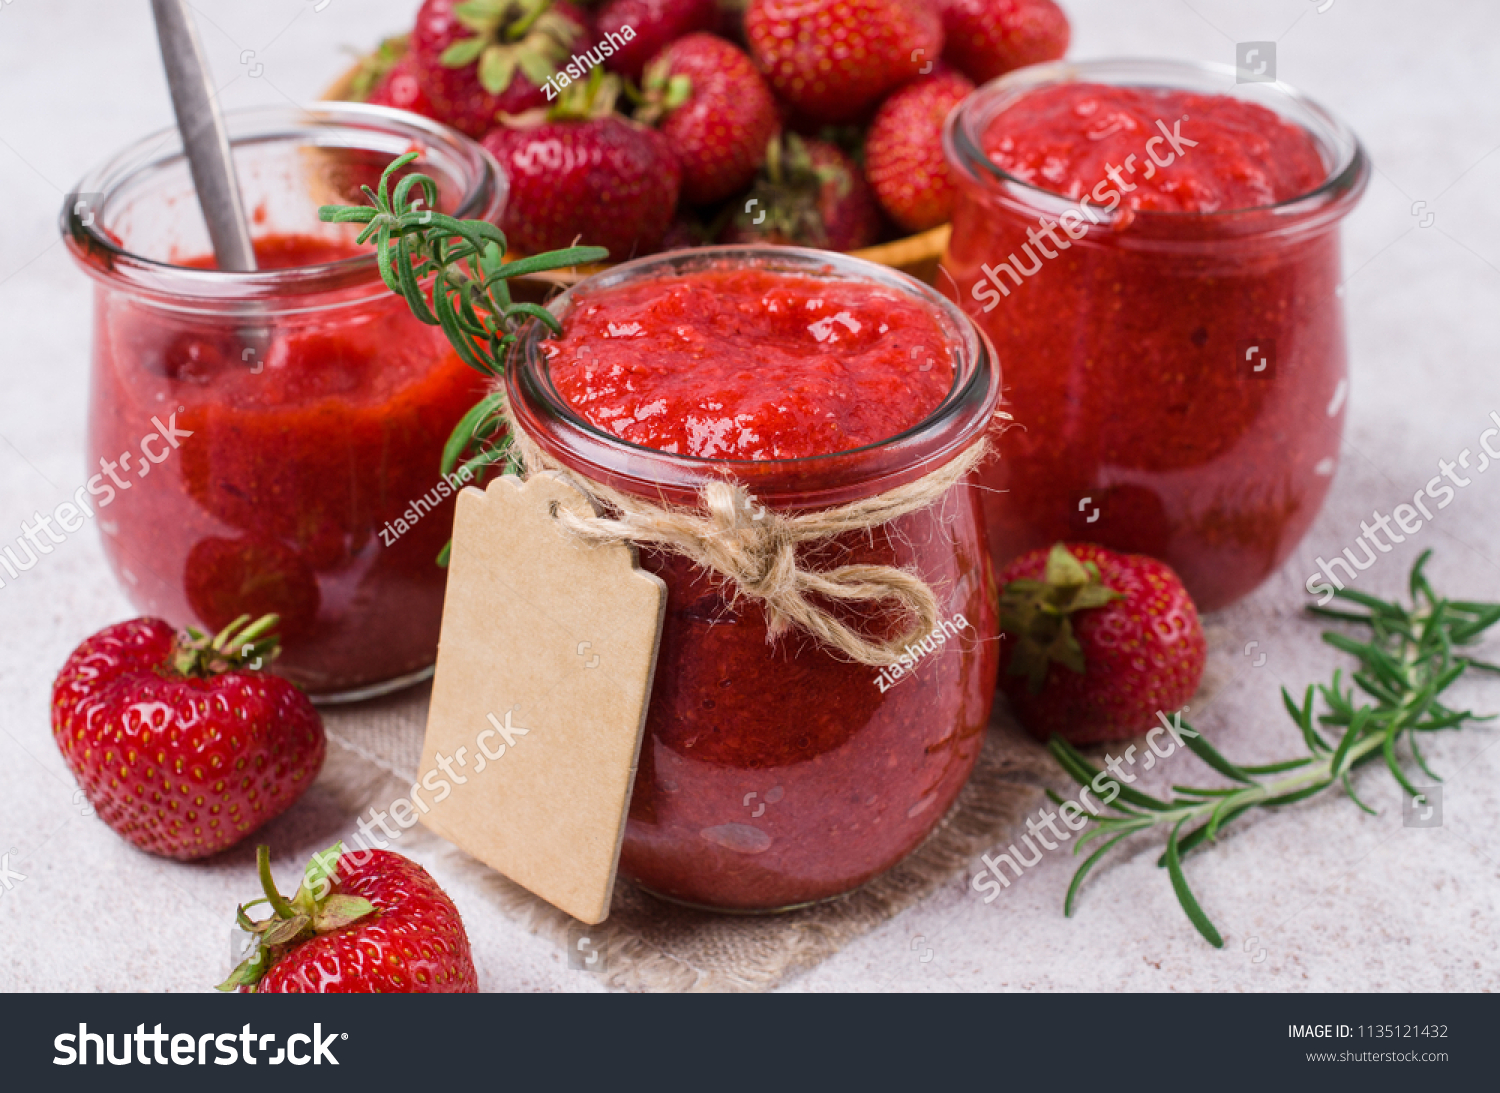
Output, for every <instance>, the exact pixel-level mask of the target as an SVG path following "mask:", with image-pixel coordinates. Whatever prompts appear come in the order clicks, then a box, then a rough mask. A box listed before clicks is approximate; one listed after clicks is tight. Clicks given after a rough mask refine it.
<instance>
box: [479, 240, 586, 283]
mask: <svg viewBox="0 0 1500 1093" xmlns="http://www.w3.org/2000/svg"><path fill="white" fill-rule="evenodd" d="M608 257H609V251H607V250H605V249H604V248H603V247H569V248H567V249H566V250H558V251H553V252H551V253H550V254H537V255H532V256H531V257H528V258H520V259H517V260H516V261H514V262H511V263H509V264H507V265H504V266H501V267H500V269H499V270H497V271H496V273H497V274H498V275H503V276H506V277H519V276H522V275H523V274H528V273H545V272H547V271H548V270H554V269H567V268H569V267H571V266H589V265H593V264H594V263H596V262H602V261H604V260H605V259H606V258H608Z"/></svg>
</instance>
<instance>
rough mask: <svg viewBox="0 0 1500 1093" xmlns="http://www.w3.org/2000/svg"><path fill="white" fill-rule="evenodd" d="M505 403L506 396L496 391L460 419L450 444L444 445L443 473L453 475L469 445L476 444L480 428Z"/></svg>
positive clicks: (477, 403)
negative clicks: (475, 440)
mask: <svg viewBox="0 0 1500 1093" xmlns="http://www.w3.org/2000/svg"><path fill="white" fill-rule="evenodd" d="M504 401H505V396H504V395H503V394H502V393H500V392H499V391H496V392H495V393H494V394H492V395H487V396H485V397H484V398H482V399H480V400H479V401H478V402H476V403H475V404H474V407H473V408H472V409H471V410H470V411H469V412H468V413H467V414H465V415H464V416H463V417H462V418H460V419H459V422H458V424H457V425H455V426H454V427H453V432H452V433H450V434H449V436H448V443H447V444H445V445H443V462H442V466H441V470H442V473H443V474H445V475H447V474H451V473H452V472H453V470H454V468H456V467H457V466H458V461H459V459H460V458H461V457H462V456H463V454H464V452H465V451H467V450H468V448H469V445H470V444H472V443H473V442H474V439H475V437H476V436H477V435H478V432H479V428H480V426H481V425H482V424H483V423H484V422H486V421H488V420H489V419H490V417H491V415H493V414H494V413H495V412H496V411H497V410H499V408H500V404H501V403H502V402H504Z"/></svg>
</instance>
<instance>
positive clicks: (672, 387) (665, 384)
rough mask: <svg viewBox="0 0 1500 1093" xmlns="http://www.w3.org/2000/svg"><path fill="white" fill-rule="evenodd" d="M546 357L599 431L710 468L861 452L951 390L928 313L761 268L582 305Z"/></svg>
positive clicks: (561, 387)
mask: <svg viewBox="0 0 1500 1093" xmlns="http://www.w3.org/2000/svg"><path fill="white" fill-rule="evenodd" d="M547 352H548V354H549V355H550V357H551V373H552V378H553V382H555V383H556V384H557V389H558V392H559V393H560V394H561V395H562V396H563V398H564V399H566V400H567V402H568V404H569V405H570V406H572V408H573V409H574V410H575V411H577V412H578V413H580V414H582V415H583V416H584V417H585V418H587V419H588V420H589V421H590V422H591V423H592V424H594V425H596V426H597V427H599V428H600V429H604V430H606V431H607V432H610V433H613V434H614V435H615V436H617V437H619V438H620V439H621V440H628V441H630V442H631V443H632V444H640V445H643V446H644V447H647V448H655V449H656V450H657V451H662V452H676V453H679V454H682V455H692V456H698V457H700V458H704V459H734V460H741V459H749V460H768V459H799V458H803V457H806V456H813V455H827V454H829V453H830V452H842V451H848V450H849V449H851V448H863V447H865V446H866V445H868V444H875V443H878V442H880V441H882V440H885V439H887V438H889V437H893V436H895V435H896V434H897V433H902V432H905V431H906V430H907V429H909V428H911V427H912V426H914V425H916V424H917V423H918V422H920V421H921V420H922V419H923V418H925V417H926V416H927V415H928V414H929V413H931V412H932V410H933V409H934V408H935V407H936V406H937V404H938V403H939V402H941V401H942V400H943V396H944V395H946V394H947V393H948V389H949V388H950V387H952V386H953V365H952V362H951V361H950V360H949V353H948V350H947V347H946V344H945V341H944V334H943V329H942V327H941V325H940V324H939V322H938V319H937V317H936V316H935V315H934V314H933V313H932V309H931V307H930V306H927V305H924V304H920V303H918V302H917V301H915V300H912V299H910V298H909V297H907V296H905V295H903V294H902V293H900V292H898V291H896V290H895V289H882V288H879V287H876V286H871V285H867V284H860V283H857V282H848V281H831V280H828V279H827V278H815V277H804V276H789V275H787V274H784V273H783V274H778V273H770V272H766V271H763V270H755V269H741V270H714V271H707V272H699V273H694V274H692V275H690V276H685V277H666V278H661V279H658V280H652V281H645V282H642V283H639V284H633V285H626V286H623V287H621V288H618V289H615V290H613V291H612V292H610V293H609V294H608V295H607V296H594V297H584V298H583V299H581V300H580V301H579V302H578V304H577V306H576V307H575V309H574V310H573V311H572V313H571V314H570V315H569V316H568V321H567V326H566V328H565V331H564V334H563V337H561V338H560V339H558V340H557V341H555V342H549V343H548V344H547Z"/></svg>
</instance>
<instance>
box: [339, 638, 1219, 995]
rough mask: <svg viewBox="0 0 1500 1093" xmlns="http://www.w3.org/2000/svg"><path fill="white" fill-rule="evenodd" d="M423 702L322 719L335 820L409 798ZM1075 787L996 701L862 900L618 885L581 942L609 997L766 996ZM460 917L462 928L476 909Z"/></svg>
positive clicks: (468, 869) (484, 881)
mask: <svg viewBox="0 0 1500 1093" xmlns="http://www.w3.org/2000/svg"><path fill="white" fill-rule="evenodd" d="M1208 632H1209V642H1210V646H1211V647H1213V646H1222V645H1225V644H1226V643H1232V641H1233V640H1234V639H1233V638H1232V637H1231V636H1230V635H1228V633H1227V632H1225V631H1223V630H1222V629H1221V628H1219V627H1209V630H1208ZM1216 662H1217V664H1223V663H1225V661H1224V659H1222V658H1210V668H1209V671H1208V673H1207V674H1206V675H1205V678H1204V683H1203V687H1202V688H1201V689H1200V693H1199V696H1198V698H1197V699H1195V708H1196V709H1200V710H1201V709H1202V708H1203V707H1204V706H1206V705H1207V703H1208V701H1210V700H1211V696H1212V695H1213V694H1214V693H1216V692H1217V691H1218V690H1219V689H1220V688H1221V687H1222V686H1223V684H1224V682H1225V680H1224V679H1221V678H1219V675H1220V672H1218V671H1216V670H1215V668H1216ZM430 693H431V686H430V684H424V685H422V686H420V687H415V688H412V689H411V690H409V691H406V692H404V693H402V694H400V695H396V696H392V697H390V698H386V699H381V700H377V701H374V702H369V703H364V704H361V705H359V706H352V707H330V708H325V710H324V719H325V722H326V724H327V728H328V736H329V739H330V741H331V742H332V743H334V744H335V745H337V747H335V748H331V749H330V750H329V763H328V766H327V767H326V768H325V770H324V773H323V776H322V785H323V786H324V788H327V789H331V790H332V791H333V792H334V794H335V796H336V797H338V798H340V803H341V804H342V805H344V807H347V808H350V809H351V811H357V812H360V813H361V814H363V812H364V810H365V809H367V808H368V807H369V805H370V804H371V803H375V804H377V805H378V807H382V808H383V807H385V805H386V804H388V803H389V802H390V801H391V800H393V799H394V798H395V797H398V796H401V795H403V794H404V793H405V792H406V791H407V788H409V787H410V786H411V784H412V782H413V781H414V779H415V776H416V774H417V770H418V765H419V763H420V761H421V751H422V737H423V732H424V728H425V725H426V720H427V705H428V700H429V696H430ZM1070 784H1071V783H1070V782H1069V781H1068V779H1067V777H1066V775H1064V774H1063V773H1062V771H1061V770H1060V769H1059V768H1058V766H1057V764H1056V763H1055V762H1054V761H1053V760H1052V757H1051V756H1050V755H1049V754H1048V753H1047V751H1046V749H1045V748H1043V747H1042V746H1041V745H1040V744H1038V743H1037V742H1036V741H1035V740H1033V739H1032V738H1031V737H1030V736H1029V735H1027V734H1026V733H1025V732H1024V731H1023V730H1021V729H1020V728H1019V726H1017V725H1016V724H1015V722H1014V720H1013V719H1012V718H1011V716H1010V714H1009V711H1008V710H1007V708H1006V704H1005V701H1004V700H1003V699H1000V698H997V700H996V702H995V712H994V714H993V715H992V716H991V719H990V728H989V732H988V733H987V734H986V737H985V743H984V747H983V749H982V750H981V752H980V755H979V760H978V762H977V764H976V765H975V768H974V774H973V777H971V778H970V779H969V783H968V785H967V786H965V787H964V790H963V792H962V793H961V794H960V795H959V798H958V800H957V801H956V802H955V803H954V806H953V808H952V809H950V810H949V813H948V815H947V816H946V817H944V819H943V822H942V823H941V824H939V825H938V826H937V828H936V829H935V830H934V831H933V832H932V834H931V835H930V836H929V837H928V838H927V840H926V842H924V843H923V844H922V846H921V847H919V848H918V849H917V851H916V852H915V853H913V854H912V855H911V856H910V857H908V858H907V859H906V860H905V861H903V862H902V863H901V864H900V865H898V866H896V868H894V869H892V870H891V871H890V872H888V873H885V874H883V875H882V876H880V877H877V878H876V879H875V880H873V881H871V882H870V883H868V884H866V885H865V886H864V887H862V888H860V889H859V890H857V891H855V892H853V893H851V894H849V895H848V896H845V897H843V898H842V899H838V900H834V901H831V902H829V903H823V904H819V905H817V906H814V907H808V908H804V909H802V910H798V911H791V912H787V913H784V914H775V915H716V914H709V913H706V912H701V911H694V910H690V909H688V908H684V907H679V906H677V905H676V904H672V903H667V902H664V901H662V900H659V899H656V898H654V897H652V896H650V895H647V894H646V893H645V892H642V891H641V890H640V889H638V888H637V887H635V886H634V885H633V884H631V883H630V882H629V881H627V880H625V879H623V878H621V879H620V880H619V881H618V882H617V884H616V885H615V892H614V902H613V903H612V905H611V908H610V915H609V918H608V920H607V921H606V922H604V923H603V924H601V925H599V926H593V927H588V928H586V933H587V935H588V936H589V937H590V939H591V945H592V948H593V950H596V951H599V952H601V953H603V954H605V964H604V965H603V969H604V970H603V971H602V972H601V975H602V976H603V978H604V982H605V983H606V984H607V985H608V986H610V987H612V988H615V989H618V990H632V991H737V992H746V991H766V990H771V989H772V988H774V987H775V986H777V984H779V983H781V982H782V981H783V980H785V979H786V978H787V977H788V976H791V975H794V974H796V973H797V972H799V971H803V970H806V969H807V968H810V967H812V966H814V965H816V964H817V963H819V962H820V961H822V960H826V959H827V958H828V957H830V956H832V955H833V954H834V953H836V952H838V951H839V950H840V949H841V948H843V947H844V946H845V945H847V944H849V943H850V942H851V941H853V940H854V939H856V938H858V937H859V936H861V935H862V934H865V933H867V932H869V931H870V930H872V929H874V928H875V927H877V926H879V925H880V924H881V923H883V922H885V921H886V920H887V919H890V918H893V917H895V916H896V915H898V914H900V913H901V912H902V911H904V910H905V909H906V908H908V907H910V906H912V905H913V904H915V903H917V902H918V901H919V900H921V899H923V898H924V897H925V896H927V895H928V894H929V893H931V892H932V891H934V890H935V889H937V888H938V887H939V886H940V885H943V884H945V883H960V882H961V883H964V884H967V883H968V874H969V872H970V871H971V870H970V869H969V863H970V862H972V861H973V860H975V859H976V858H977V857H978V855H980V854H981V853H983V852H985V851H987V850H989V849H990V848H991V847H993V846H995V845H997V844H1005V845H1008V844H1009V843H1010V842H1011V841H1012V840H1014V839H1015V838H1017V837H1018V834H1017V832H1018V831H1019V832H1022V833H1024V831H1025V828H1024V826H1023V825H1024V821H1025V818H1026V817H1027V816H1028V815H1034V814H1035V813H1036V810H1037V809H1038V808H1039V807H1040V806H1041V805H1042V803H1043V801H1044V794H1045V789H1046V788H1047V787H1051V788H1053V789H1057V790H1063V789H1065V788H1066V787H1067V786H1068V785H1070ZM361 802H362V803H361ZM415 831H416V832H422V831H423V829H421V828H417V829H415ZM423 833H424V834H426V833H425V832H423ZM414 834H415V832H414ZM419 837H420V836H419ZM426 837H427V838H430V839H434V840H436V839H437V836H434V835H430V834H428V835H426ZM442 845H443V846H445V847H448V852H449V853H450V854H451V855H452V860H450V861H447V862H445V865H446V866H447V867H449V868H456V869H458V870H460V871H461V872H464V873H466V874H469V875H470V879H471V880H473V881H474V883H475V886H476V887H477V888H479V889H480V890H482V891H483V892H484V893H485V894H486V895H487V896H488V897H490V903H491V906H492V907H495V908H498V909H499V910H500V911H501V912H502V913H504V914H506V915H508V916H510V917H511V918H513V919H515V920H516V921H518V922H519V923H521V924H522V925H524V926H525V927H526V928H527V929H529V930H531V931H532V932H533V933H535V934H538V935H541V936H543V937H546V938H549V939H551V940H553V941H555V942H556V943H557V944H558V945H559V946H560V947H563V948H569V947H570V942H571V941H572V940H573V939H574V938H575V937H576V936H577V934H576V933H570V931H579V930H584V929H585V928H584V927H582V926H581V924H580V923H578V922H577V921H576V920H575V919H573V918H572V917H571V916H569V915H567V914H564V913H563V912H562V911H559V910H557V908H555V907H553V906H552V905H551V904H549V903H546V902H545V901H543V900H540V899H538V898H537V897H536V896H533V895H532V894H531V893H530V892H528V891H526V890H525V889H524V888H522V887H520V886H519V885H517V884H513V883H512V882H510V881H509V880H506V879H505V878H504V877H503V876H501V875H500V874H498V873H496V872H494V871H493V870H491V869H489V868H488V867H486V866H485V865H483V864H481V863H480V862H478V861H477V860H475V859H473V858H471V857H469V856H468V855H467V854H465V853H463V851H461V850H458V849H457V848H456V847H449V846H448V844H446V843H445V842H444V843H442ZM398 849H399V847H398ZM960 878H962V879H961V881H960ZM462 910H463V913H464V914H465V916H466V917H467V916H470V915H473V914H475V913H476V912H477V911H478V910H479V909H478V908H473V907H469V906H465V907H464V908H463V909H462ZM1058 910H1059V913H1060V912H1061V908H1060V907H1059V909H1058Z"/></svg>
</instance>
